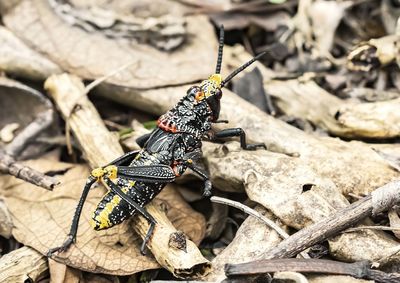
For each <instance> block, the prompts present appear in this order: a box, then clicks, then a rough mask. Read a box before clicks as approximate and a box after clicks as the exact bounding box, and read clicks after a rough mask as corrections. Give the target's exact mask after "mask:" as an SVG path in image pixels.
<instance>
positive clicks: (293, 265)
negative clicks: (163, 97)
mask: <svg viewBox="0 0 400 283" xmlns="http://www.w3.org/2000/svg"><path fill="white" fill-rule="evenodd" d="M281 271H295V272H305V273H328V274H339V275H351V276H353V277H355V278H365V279H371V280H375V281H376V282H382V283H396V282H400V275H399V274H397V273H391V274H390V273H389V274H388V273H385V272H382V271H379V270H373V269H371V268H370V264H369V263H368V262H366V261H363V262H355V263H343V262H339V261H333V260H324V259H273V260H259V261H253V262H248V263H242V264H227V265H226V266H225V272H226V275H227V276H229V277H232V276H239V275H241V276H243V275H246V276H248V275H256V274H262V273H272V272H281Z"/></svg>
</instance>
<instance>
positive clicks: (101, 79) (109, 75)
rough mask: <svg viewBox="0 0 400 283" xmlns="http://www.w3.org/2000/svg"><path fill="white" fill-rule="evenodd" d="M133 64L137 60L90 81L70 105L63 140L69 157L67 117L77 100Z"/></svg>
mask: <svg viewBox="0 0 400 283" xmlns="http://www.w3.org/2000/svg"><path fill="white" fill-rule="evenodd" d="M134 63H137V60H135V61H132V62H129V63H127V64H125V65H122V66H121V67H119V68H117V69H115V70H112V71H111V72H109V73H108V74H106V75H104V76H102V77H100V78H98V79H96V80H94V81H92V82H91V83H90V84H88V85H87V86H86V87H85V91H84V92H83V93H82V95H81V96H79V97H76V99H75V101H74V103H73V104H72V105H73V107H71V111H70V113H69V114H68V115H66V117H67V118H66V119H65V140H66V142H67V151H68V154H69V155H72V142H71V135H70V130H71V129H70V125H69V117H70V116H71V115H72V114H73V112H74V111H75V110H76V106H77V105H79V100H80V99H81V97H83V98H86V96H87V95H88V94H89V92H90V91H91V90H92V89H94V88H95V87H96V86H98V85H99V84H101V83H102V82H104V81H106V80H107V79H109V78H111V77H113V76H115V75H117V74H118V73H120V72H122V71H123V70H125V69H126V68H128V67H130V66H131V65H133V64H134Z"/></svg>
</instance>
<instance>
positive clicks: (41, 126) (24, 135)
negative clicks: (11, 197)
mask: <svg viewBox="0 0 400 283" xmlns="http://www.w3.org/2000/svg"><path fill="white" fill-rule="evenodd" d="M52 122H53V110H52V109H48V110H46V111H44V112H43V113H41V114H39V115H38V117H37V118H36V119H35V120H34V121H33V122H32V123H30V124H29V125H28V126H27V127H26V128H25V129H24V130H23V131H22V132H21V133H20V134H19V135H18V136H16V137H15V139H14V140H13V141H12V142H11V143H10V144H8V145H7V146H6V147H5V150H4V151H1V150H0V172H1V173H5V174H10V175H13V176H15V177H17V178H19V179H22V180H24V181H27V182H29V183H32V184H34V185H36V186H39V187H42V188H45V189H47V190H52V189H53V188H54V187H55V186H56V185H57V184H58V183H59V182H58V181H57V179H55V178H53V177H50V176H46V175H44V174H43V173H41V172H39V171H36V170H35V169H33V168H31V167H29V166H25V165H23V164H21V163H20V162H18V161H16V160H15V159H14V156H17V155H18V154H20V153H21V151H22V150H23V149H24V148H25V147H26V145H27V144H28V143H29V142H30V141H31V140H32V139H33V138H35V137H36V136H37V135H39V134H40V133H41V132H42V131H43V130H45V129H46V128H47V127H48V126H49V125H50V124H51V123H52Z"/></svg>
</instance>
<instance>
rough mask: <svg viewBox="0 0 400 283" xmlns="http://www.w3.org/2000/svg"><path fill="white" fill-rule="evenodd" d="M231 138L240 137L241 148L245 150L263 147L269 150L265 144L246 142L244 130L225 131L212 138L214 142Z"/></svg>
mask: <svg viewBox="0 0 400 283" xmlns="http://www.w3.org/2000/svg"><path fill="white" fill-rule="evenodd" d="M231 137H240V147H241V148H243V149H245V150H255V149H257V148H258V147H263V148H264V149H267V147H266V146H265V144H264V143H254V144H248V143H247V142H246V133H245V132H244V130H243V129H242V128H231V129H224V130H222V131H220V132H218V133H215V134H214V136H213V137H212V140H216V139H221V138H231Z"/></svg>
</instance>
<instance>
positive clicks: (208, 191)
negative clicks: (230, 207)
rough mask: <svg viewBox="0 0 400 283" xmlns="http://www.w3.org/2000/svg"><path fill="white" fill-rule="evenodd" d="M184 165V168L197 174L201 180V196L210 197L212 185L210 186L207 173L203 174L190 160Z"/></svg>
mask: <svg viewBox="0 0 400 283" xmlns="http://www.w3.org/2000/svg"><path fill="white" fill-rule="evenodd" d="M184 165H185V166H186V167H188V168H190V169H191V170H192V171H193V172H195V173H197V174H198V175H199V176H200V177H201V178H202V179H203V181H204V189H203V196H205V197H209V196H211V188H212V184H211V181H210V177H209V176H208V174H207V172H205V171H204V170H203V169H201V168H199V167H197V166H196V165H194V164H193V160H192V159H187V160H185V162H184Z"/></svg>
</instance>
